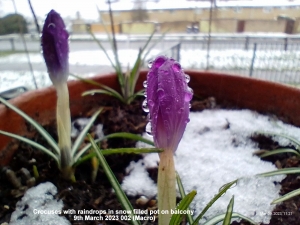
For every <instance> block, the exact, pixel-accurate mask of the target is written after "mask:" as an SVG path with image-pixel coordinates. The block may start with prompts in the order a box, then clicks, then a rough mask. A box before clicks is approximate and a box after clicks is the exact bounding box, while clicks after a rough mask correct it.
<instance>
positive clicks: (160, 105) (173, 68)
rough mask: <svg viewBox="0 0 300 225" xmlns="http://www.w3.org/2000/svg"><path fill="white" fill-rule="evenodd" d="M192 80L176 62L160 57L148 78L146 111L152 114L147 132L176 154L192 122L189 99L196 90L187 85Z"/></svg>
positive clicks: (160, 144) (154, 62)
mask: <svg viewBox="0 0 300 225" xmlns="http://www.w3.org/2000/svg"><path fill="white" fill-rule="evenodd" d="M189 80H190V78H189V76H188V75H186V74H184V72H183V70H182V69H181V66H180V64H179V63H178V62H176V61H175V60H174V59H169V58H167V57H165V56H158V57H157V58H156V59H155V60H154V61H153V62H152V65H151V68H150V71H149V73H148V75H147V81H146V82H144V87H146V99H145V101H144V102H143V109H144V111H146V112H147V111H149V115H150V118H149V119H150V122H149V123H148V125H147V127H146V130H147V131H148V133H149V132H151V133H152V135H153V138H154V143H155V146H156V147H158V148H163V149H165V150H169V149H171V150H172V151H173V152H175V151H176V149H177V147H178V144H179V142H180V140H181V138H182V136H183V133H184V130H185V128H186V125H187V123H188V122H189V112H190V100H191V99H192V97H193V91H192V89H191V88H189V87H188V85H187V83H188V82H189Z"/></svg>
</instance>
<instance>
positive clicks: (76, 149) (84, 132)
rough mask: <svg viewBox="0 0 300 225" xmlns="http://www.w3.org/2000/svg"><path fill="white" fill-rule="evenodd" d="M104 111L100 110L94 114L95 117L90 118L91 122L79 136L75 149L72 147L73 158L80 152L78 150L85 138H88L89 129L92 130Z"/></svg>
mask: <svg viewBox="0 0 300 225" xmlns="http://www.w3.org/2000/svg"><path fill="white" fill-rule="evenodd" d="M102 109H103V108H101V109H99V110H98V111H97V112H95V113H94V115H93V116H92V117H91V118H90V120H89V122H88V123H87V125H86V126H85V127H84V128H83V130H82V131H81V132H80V134H79V136H78V137H77V139H76V141H75V142H74V144H73V147H72V156H73V157H74V155H75V154H76V152H77V151H78V149H79V147H80V145H81V144H82V142H83V140H84V138H85V137H86V134H87V132H88V131H89V129H90V128H91V126H92V125H93V123H94V122H95V120H96V118H97V116H98V115H99V114H100V113H101V111H102Z"/></svg>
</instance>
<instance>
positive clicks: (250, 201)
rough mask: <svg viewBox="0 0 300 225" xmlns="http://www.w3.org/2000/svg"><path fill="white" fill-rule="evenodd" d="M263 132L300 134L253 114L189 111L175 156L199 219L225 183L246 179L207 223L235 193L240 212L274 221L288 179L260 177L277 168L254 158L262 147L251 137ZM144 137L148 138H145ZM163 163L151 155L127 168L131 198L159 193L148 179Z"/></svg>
mask: <svg viewBox="0 0 300 225" xmlns="http://www.w3.org/2000/svg"><path fill="white" fill-rule="evenodd" d="M260 131H265V132H275V133H285V134H287V135H290V136H300V130H299V129H298V128H296V127H294V126H291V125H288V124H284V123H283V122H281V121H279V120H276V119H273V118H270V117H267V116H263V115H260V114H258V113H256V112H253V111H250V110H204V111H202V112H191V113H190V122H189V123H188V126H187V128H186V131H185V133H184V135H183V138H182V140H181V142H180V144H179V147H178V149H177V151H176V154H175V167H176V170H177V172H178V173H179V175H180V177H181V179H182V182H183V185H184V188H185V191H186V192H190V191H192V190H197V195H196V197H195V199H194V201H193V202H192V204H191V208H192V209H193V210H195V214H196V216H197V215H198V214H199V213H200V212H201V211H202V210H203V208H204V207H205V206H206V204H207V203H208V202H209V201H210V200H211V199H212V198H213V197H214V195H215V194H217V193H218V191H219V189H220V188H221V187H222V186H223V185H224V184H226V183H229V182H231V181H233V180H235V179H238V178H242V179H240V180H239V182H238V183H237V185H236V186H235V187H233V188H231V189H229V190H228V191H227V193H226V194H225V195H224V196H222V197H221V198H220V199H219V200H218V201H217V202H215V203H214V205H213V206H212V207H211V208H210V209H209V210H208V211H207V212H206V214H205V219H209V218H212V217H214V216H216V215H219V214H221V213H224V212H225V211H226V208H227V205H228V203H229V201H230V199H231V197H232V195H234V197H235V203H234V211H235V212H238V213H241V214H243V215H245V216H247V217H250V218H251V219H253V220H254V221H256V222H258V223H260V222H263V223H269V222H270V217H271V212H272V210H273V209H274V207H275V205H270V203H271V202H272V201H273V200H274V199H276V198H278V197H279V191H280V187H281V186H280V185H279V184H278V183H279V182H280V181H281V180H282V179H284V177H285V176H273V177H268V178H264V177H256V176H255V175H256V174H259V173H263V172H268V171H273V170H276V167H275V165H273V164H272V163H269V162H265V161H262V160H260V159H259V158H258V157H256V156H253V152H254V151H256V150H258V146H257V144H256V143H255V142H253V141H252V140H251V138H250V137H251V135H253V133H254V132H260ZM143 136H144V137H146V138H147V137H148V138H149V136H147V135H146V134H144V135H143ZM275 139H276V141H279V143H280V144H282V145H285V144H289V142H288V141H287V140H285V139H283V138H277V137H276V138H275ZM290 144H292V143H290ZM145 146H146V145H145V144H144V143H138V144H137V147H145ZM158 161H159V160H158V155H157V154H148V155H145V157H144V158H143V159H142V160H140V161H138V162H137V163H134V162H132V163H131V164H130V166H129V167H128V168H127V170H128V171H127V172H128V176H127V177H126V178H125V179H124V182H123V184H122V188H123V189H124V190H125V192H126V193H127V194H128V195H131V196H134V195H145V196H147V197H153V196H155V195H156V184H154V182H153V181H151V180H149V179H150V178H149V176H148V173H147V170H146V169H147V168H153V167H157V163H158ZM205 219H204V220H205ZM204 220H203V221H202V222H204Z"/></svg>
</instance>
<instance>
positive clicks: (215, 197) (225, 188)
mask: <svg viewBox="0 0 300 225" xmlns="http://www.w3.org/2000/svg"><path fill="white" fill-rule="evenodd" d="M237 181H238V180H234V181H232V182H230V183H227V184H225V185H223V186H222V187H221V188H220V190H219V193H218V194H216V195H215V196H214V197H213V198H212V199H211V200H210V201H209V203H208V204H207V205H206V206H205V208H204V209H203V210H202V212H201V213H200V214H199V216H198V217H197V218H196V219H195V222H194V223H193V225H198V223H199V221H200V220H201V219H202V217H203V216H204V214H205V213H206V211H207V210H208V209H209V208H210V207H211V206H212V205H213V204H214V203H215V201H217V200H218V199H219V198H220V197H221V196H222V195H223V194H225V193H226V191H227V190H228V189H229V188H231V187H232V185H234V184H236V183H237Z"/></svg>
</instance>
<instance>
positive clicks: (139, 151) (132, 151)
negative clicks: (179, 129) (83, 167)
mask: <svg viewBox="0 0 300 225" xmlns="http://www.w3.org/2000/svg"><path fill="white" fill-rule="evenodd" d="M95 143H96V141H95ZM91 147H92V146H91V145H90V148H91ZM90 148H88V149H90ZM88 149H86V148H85V151H83V150H81V151H80V152H79V153H78V154H77V155H76V157H75V159H74V162H75V165H74V166H77V165H79V164H80V163H82V162H84V161H86V160H88V159H90V158H92V157H93V156H95V153H89V154H87V155H85V156H83V157H82V158H80V157H81V156H82V154H83V153H82V154H81V152H86V151H87V150H88ZM163 151H164V150H163V149H162V148H113V149H104V150H101V152H102V154H103V155H112V154H147V153H160V152H163Z"/></svg>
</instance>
